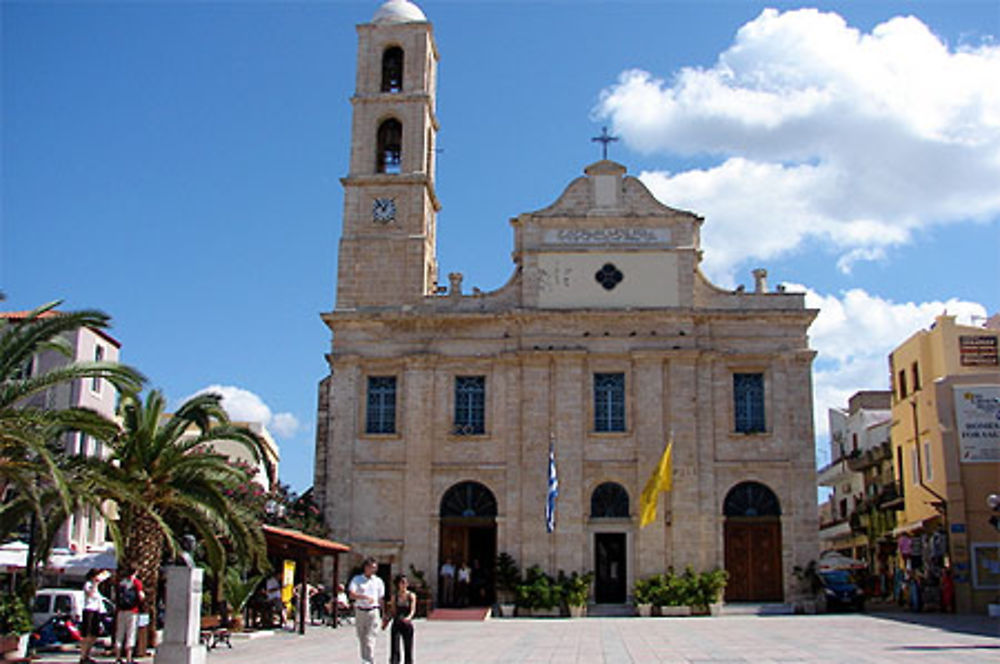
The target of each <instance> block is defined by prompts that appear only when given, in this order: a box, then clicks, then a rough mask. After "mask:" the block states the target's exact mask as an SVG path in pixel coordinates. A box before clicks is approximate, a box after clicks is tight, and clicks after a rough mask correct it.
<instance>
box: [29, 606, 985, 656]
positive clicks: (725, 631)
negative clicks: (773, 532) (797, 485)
mask: <svg viewBox="0 0 1000 664" xmlns="http://www.w3.org/2000/svg"><path fill="white" fill-rule="evenodd" d="M415 643H416V647H415V653H414V654H415V659H416V661H417V662H419V663H420V664H445V663H454V664H468V663H476V664H480V663H483V664H485V663H488V662H496V663H498V664H499V663H503V664H516V663H519V662H546V663H548V664H574V663H575V664H597V663H601V662H604V663H607V664H625V663H629V662H713V663H722V662H849V663H851V664H860V663H864V662H871V663H872V664H875V663H882V662H907V663H909V664H913V663H914V662H940V663H941V664H944V663H946V662H947V663H949V664H954V663H961V662H1000V622H998V621H997V620H996V619H992V620H991V619H989V618H986V617H985V616H952V615H941V614H918V615H914V614H907V613H899V614H891V613H876V614H841V615H821V616H744V615H739V616H719V617H715V618H708V617H705V618H582V619H576V620H569V619H520V618H515V619H507V620H503V619H500V620H489V621H486V622H484V623H473V622H447V621H431V622H428V621H426V620H418V621H416V642H415ZM72 661H75V659H74V658H73V657H72V656H70V655H69V654H65V655H60V656H52V655H48V656H44V657H42V658H41V659H40V660H39V664H50V663H55V662H72ZM98 661H99V662H101V663H102V664H103V663H104V662H108V663H109V664H110V662H111V661H112V660H110V659H106V658H98ZM140 661H144V662H152V659H151V658H147V659H145V660H140ZM358 661H359V657H358V647H357V640H356V639H355V635H354V629H353V627H351V626H347V627H346V628H340V629H336V630H334V629H331V628H329V627H310V628H308V630H307V632H306V634H305V635H302V636H300V635H298V634H293V633H290V632H280V633H275V634H273V635H271V636H264V637H259V638H255V639H235V638H234V639H233V648H232V649H227V648H226V647H225V646H222V647H221V648H219V649H216V650H212V651H211V652H209V653H208V662H209V663H210V664H285V663H291V664H340V663H344V664H350V663H353V662H358ZM376 661H377V662H379V664H382V663H385V662H388V661H389V641H388V632H383V633H382V635H381V636H380V638H379V643H378V650H377V658H376Z"/></svg>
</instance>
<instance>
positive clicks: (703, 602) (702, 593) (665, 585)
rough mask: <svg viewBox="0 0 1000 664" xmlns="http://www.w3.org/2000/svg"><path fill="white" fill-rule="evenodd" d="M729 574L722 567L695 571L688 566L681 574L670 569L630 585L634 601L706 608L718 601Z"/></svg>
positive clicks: (706, 609) (657, 604) (637, 602)
mask: <svg viewBox="0 0 1000 664" xmlns="http://www.w3.org/2000/svg"><path fill="white" fill-rule="evenodd" d="M728 578H729V574H728V573H727V572H726V571H725V570H720V569H715V570H712V571H711V572H701V573H696V572H695V571H694V570H693V569H692V568H691V567H690V566H688V567H687V568H686V569H685V570H684V573H683V574H680V575H678V574H675V573H674V570H673V568H669V569H668V570H667V571H666V573H665V574H654V575H653V576H650V577H647V578H646V579H640V580H637V581H636V582H635V584H634V585H633V587H632V591H633V595H634V596H635V602H636V604H655V605H656V606H691V607H694V608H701V609H703V610H705V611H708V606H709V605H710V604H714V603H715V602H717V601H718V600H719V597H720V595H721V593H722V590H723V589H724V588H725V587H726V581H727V579H728Z"/></svg>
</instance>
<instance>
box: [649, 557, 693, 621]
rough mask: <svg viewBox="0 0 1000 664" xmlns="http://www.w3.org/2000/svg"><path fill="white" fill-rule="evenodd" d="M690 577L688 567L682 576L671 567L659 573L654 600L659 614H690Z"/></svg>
mask: <svg viewBox="0 0 1000 664" xmlns="http://www.w3.org/2000/svg"><path fill="white" fill-rule="evenodd" d="M691 577H692V574H691V573H690V568H688V571H687V572H685V574H684V576H677V575H676V574H674V571H673V569H669V570H667V573H666V574H663V575H660V579H659V583H658V585H657V589H656V592H655V594H654V602H655V603H656V605H657V606H658V607H659V611H660V615H661V616H689V615H691V590H692V583H691Z"/></svg>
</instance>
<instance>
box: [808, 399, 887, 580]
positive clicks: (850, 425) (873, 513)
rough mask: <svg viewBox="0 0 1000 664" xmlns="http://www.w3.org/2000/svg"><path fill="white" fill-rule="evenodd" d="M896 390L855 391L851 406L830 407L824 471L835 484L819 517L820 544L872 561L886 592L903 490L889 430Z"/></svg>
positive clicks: (823, 478)
mask: <svg viewBox="0 0 1000 664" xmlns="http://www.w3.org/2000/svg"><path fill="white" fill-rule="evenodd" d="M891 407H892V393H891V392H889V391H888V390H865V391H861V392H856V393H855V394H854V395H853V396H851V398H850V400H849V401H848V407H847V410H844V409H842V408H831V409H829V422H830V458H831V459H832V460H831V462H830V463H829V464H828V465H826V466H825V467H824V468H821V469H820V471H819V484H820V486H825V487H829V488H830V489H831V492H830V496H829V498H828V500H827V502H826V504H825V505H824V506H823V507H822V510H821V516H820V534H819V536H820V549H821V550H822V551H823V552H826V551H837V552H839V553H842V554H844V555H846V556H849V557H851V558H855V559H857V560H859V561H862V562H864V563H866V564H867V566H868V571H869V573H870V575H871V576H872V578H873V579H877V581H873V582H872V583H871V585H870V588H869V589H870V590H872V591H875V592H877V593H878V594H882V593H883V592H884V591H885V590H886V584H887V582H888V580H889V579H890V578H891V577H892V571H893V567H892V561H893V555H894V554H895V550H896V544H895V539H894V538H893V537H892V530H893V528H895V527H896V512H897V510H898V509H900V508H901V507H902V494H901V492H900V491H899V487H898V484H897V482H896V480H895V475H894V473H893V463H892V446H891V444H890V442H889V431H890V428H891V426H890V425H891V423H892V412H891Z"/></svg>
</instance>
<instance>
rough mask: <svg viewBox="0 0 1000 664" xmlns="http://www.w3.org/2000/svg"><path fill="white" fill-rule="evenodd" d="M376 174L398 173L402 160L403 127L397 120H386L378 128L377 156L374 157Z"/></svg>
mask: <svg viewBox="0 0 1000 664" xmlns="http://www.w3.org/2000/svg"><path fill="white" fill-rule="evenodd" d="M375 159H376V162H375V170H376V172H378V173H399V172H400V165H401V163H402V160H403V125H402V124H400V123H399V120H395V119H392V118H390V119H388V120H386V121H385V122H383V123H382V124H381V125H379V128H378V154H377V155H376V156H375Z"/></svg>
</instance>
